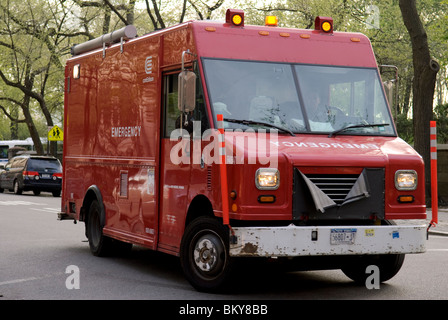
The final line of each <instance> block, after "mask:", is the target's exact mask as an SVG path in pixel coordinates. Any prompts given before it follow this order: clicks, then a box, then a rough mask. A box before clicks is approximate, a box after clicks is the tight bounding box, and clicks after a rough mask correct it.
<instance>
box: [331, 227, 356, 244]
mask: <svg viewBox="0 0 448 320" xmlns="http://www.w3.org/2000/svg"><path fill="white" fill-rule="evenodd" d="M355 236H356V229H354V228H350V229H331V232H330V243H331V244H353V243H355Z"/></svg>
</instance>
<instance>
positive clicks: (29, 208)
mask: <svg viewBox="0 0 448 320" xmlns="http://www.w3.org/2000/svg"><path fill="white" fill-rule="evenodd" d="M60 201H61V198H53V197H52V196H51V195H50V194H44V193H42V194H41V195H40V196H33V195H32V193H24V194H23V195H21V196H17V195H14V194H12V193H3V194H0V302H1V301H5V300H54V299H57V300H67V301H71V300H158V301H162V300H176V301H177V304H176V307H174V309H175V310H174V311H173V310H171V311H172V312H177V310H178V309H179V308H180V307H179V303H184V301H185V300H188V301H194V302H195V303H203V304H204V305H206V304H207V303H208V302H212V301H214V300H218V301H230V302H232V301H233V303H238V301H240V300H241V301H247V300H250V301H254V303H259V302H260V301H269V300H294V301H296V300H315V299H318V300H320V299H331V300H334V299H336V300H353V299H354V300H391V299H392V300H427V299H431V300H446V299H448V290H447V289H448V277H447V267H446V266H447V265H448V237H445V236H440V235H431V236H430V237H429V240H428V243H427V252H426V253H424V254H418V255H408V256H406V259H405V263H404V265H403V268H402V270H401V271H400V273H399V274H398V275H397V276H395V277H394V278H393V279H391V280H390V281H388V282H386V283H383V284H381V286H380V288H379V289H370V290H369V289H367V288H366V287H362V286H361V287H360V286H356V285H355V284H354V283H353V282H352V281H350V280H349V279H348V278H347V277H346V276H345V275H344V274H343V273H342V272H341V271H339V270H330V271H308V272H290V273H279V272H269V273H266V272H265V271H263V269H261V270H253V269H251V270H245V271H244V270H242V271H244V273H242V276H241V277H238V279H237V280H236V281H235V283H234V284H233V285H232V292H230V293H226V294H206V293H200V292H197V291H195V290H194V289H193V288H192V287H191V286H190V285H189V283H188V282H187V281H186V280H185V278H184V276H183V274H182V271H181V269H180V265H179V260H178V258H176V257H173V256H169V255H165V254H161V253H157V252H152V251H150V250H147V249H145V248H141V247H134V248H133V250H132V251H131V252H130V253H129V254H127V255H125V256H115V257H107V258H98V257H94V256H93V255H91V253H90V251H89V246H88V243H87V242H86V238H85V235H84V224H83V223H78V224H74V223H73V222H72V221H58V220H57V212H58V211H59V206H60Z"/></svg>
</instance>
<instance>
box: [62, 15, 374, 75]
mask: <svg viewBox="0 0 448 320" xmlns="http://www.w3.org/2000/svg"><path fill="white" fill-rule="evenodd" d="M180 29H191V30H192V32H193V36H194V37H193V41H192V43H194V45H195V48H189V49H191V50H192V51H193V52H196V53H197V54H198V55H199V56H200V57H208V58H223V59H238V60H255V61H275V62H284V63H305V64H318V65H333V66H353V67H367V68H376V67H377V62H376V59H375V56H374V54H373V50H372V46H371V43H370V40H369V39H368V37H366V36H365V35H363V34H361V33H353V32H332V33H323V32H321V31H319V30H314V29H295V28H283V27H269V26H255V25H245V26H243V27H235V26H233V25H231V24H229V23H226V22H223V21H210V20H192V21H187V22H184V23H181V24H178V25H176V26H172V27H169V28H166V29H162V30H158V31H154V32H152V33H148V34H145V35H143V36H140V37H137V38H134V39H131V40H128V41H127V42H128V43H133V42H139V41H142V40H144V39H148V38H151V37H155V36H160V35H161V34H166V33H171V32H174V31H176V30H180ZM187 42H189V41H187ZM119 45H120V44H115V45H112V46H119ZM101 50H102V48H99V49H97V50H92V51H90V52H87V53H85V54H81V55H78V56H74V57H72V58H71V59H69V60H76V59H77V58H80V57H82V56H85V55H89V54H92V53H95V52H99V51H101Z"/></svg>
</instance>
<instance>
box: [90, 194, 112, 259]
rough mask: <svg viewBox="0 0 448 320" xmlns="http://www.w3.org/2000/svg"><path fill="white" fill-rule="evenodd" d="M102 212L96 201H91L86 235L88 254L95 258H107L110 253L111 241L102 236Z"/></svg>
mask: <svg viewBox="0 0 448 320" xmlns="http://www.w3.org/2000/svg"><path fill="white" fill-rule="evenodd" d="M102 211H103V210H102V208H101V206H100V205H99V203H98V201H97V200H94V201H92V203H91V204H90V207H89V215H88V217H87V221H86V222H87V224H86V235H87V238H88V239H89V247H90V252H92V254H93V255H94V256H97V257H103V256H107V255H109V254H110V253H111V251H112V239H111V238H109V237H106V236H104V235H103V227H104V225H102V224H101V216H103V215H104V212H102Z"/></svg>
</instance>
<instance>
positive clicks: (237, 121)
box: [224, 118, 296, 137]
mask: <svg viewBox="0 0 448 320" xmlns="http://www.w3.org/2000/svg"><path fill="white" fill-rule="evenodd" d="M224 121H227V122H232V123H241V124H245V125H250V124H255V125H261V126H266V127H270V128H275V129H278V130H280V131H284V132H287V133H289V134H290V135H292V136H293V137H295V136H296V135H295V134H294V132H292V131H291V130H289V129H286V128H283V127H280V126H277V125H275V124H272V123H267V122H262V121H254V120H240V119H227V118H224Z"/></svg>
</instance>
